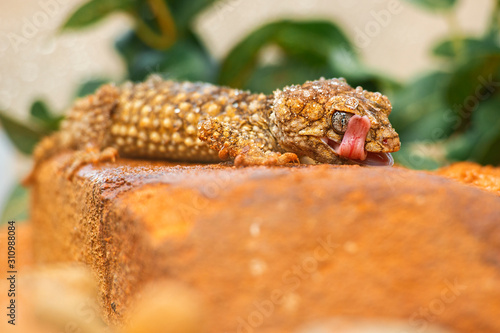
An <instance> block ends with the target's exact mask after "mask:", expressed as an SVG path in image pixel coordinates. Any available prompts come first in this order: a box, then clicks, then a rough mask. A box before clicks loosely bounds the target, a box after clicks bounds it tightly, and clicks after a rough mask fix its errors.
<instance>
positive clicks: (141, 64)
mask: <svg viewBox="0 0 500 333" xmlns="http://www.w3.org/2000/svg"><path fill="white" fill-rule="evenodd" d="M116 48H117V49H118V51H119V53H120V54H121V55H122V56H123V58H124V59H125V62H126V64H127V69H128V76H129V78H130V79H131V80H132V81H141V80H144V79H145V78H146V77H147V76H148V75H150V74H152V73H157V74H161V75H162V76H164V77H168V78H170V79H177V80H190V81H207V82H210V81H212V80H213V71H214V68H215V66H214V63H213V60H212V59H211V57H210V56H209V55H208V53H207V51H206V49H205V48H204V47H203V46H202V45H201V44H200V42H199V41H198V40H197V39H196V38H195V36H193V35H189V36H188V37H186V38H184V39H182V40H179V41H177V42H176V43H175V44H174V45H173V46H172V47H171V48H169V49H168V50H163V51H162V50H155V49H152V48H150V47H149V46H147V45H145V44H144V43H143V42H142V41H141V40H140V39H139V38H138V37H137V35H136V34H135V33H134V32H132V31H131V32H129V33H127V34H126V35H124V36H122V38H120V39H119V40H118V41H117V43H116Z"/></svg>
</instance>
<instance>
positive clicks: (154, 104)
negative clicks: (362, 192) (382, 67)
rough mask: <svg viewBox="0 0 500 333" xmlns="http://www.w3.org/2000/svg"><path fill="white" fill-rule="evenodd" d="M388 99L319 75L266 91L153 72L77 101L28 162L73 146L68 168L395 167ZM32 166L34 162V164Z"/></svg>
mask: <svg viewBox="0 0 500 333" xmlns="http://www.w3.org/2000/svg"><path fill="white" fill-rule="evenodd" d="M390 112H391V105H390V102H389V100H388V99H387V97H385V96H384V95H382V94H380V93H372V92H369V91H366V90H363V89H362V88H361V87H357V88H355V89H354V88H352V87H350V86H349V85H348V84H347V83H346V82H345V80H344V79H330V80H325V79H320V80H317V81H308V82H306V83H305V84H303V85H296V86H289V87H285V88H284V89H282V90H276V91H275V92H274V94H272V95H264V94H251V93H249V92H247V91H242V90H237V89H230V88H226V87H219V86H215V85H212V84H208V83H191V82H174V81H164V80H162V79H161V78H159V77H157V76H153V77H151V78H149V79H148V80H147V81H145V82H142V83H138V84H132V83H126V84H124V85H122V86H121V87H116V86H113V85H105V86H103V87H101V88H100V89H99V90H98V91H97V92H96V94H94V95H91V96H88V97H86V98H82V99H79V100H78V101H76V103H75V105H74V106H73V107H72V109H71V110H70V111H69V113H68V115H67V117H66V119H65V120H64V121H63V123H62V125H61V129H60V130H59V131H58V132H56V133H54V134H53V135H51V136H49V137H47V138H45V139H44V140H42V142H41V143H40V144H39V145H38V146H37V148H36V149H35V152H34V157H35V163H39V162H40V161H42V160H44V159H46V158H48V157H50V156H51V155H53V154H55V153H57V152H59V151H61V150H65V149H67V150H75V151H77V154H76V155H75V157H74V158H73V160H72V166H71V168H70V169H71V170H72V172H73V171H74V170H76V169H77V168H78V167H79V166H81V165H82V164H85V163H88V162H96V161H99V160H103V159H113V158H114V157H116V156H117V155H118V154H119V155H120V156H123V157H131V158H161V159H167V160H175V161H186V162H218V161H221V160H224V159H233V160H234V161H235V164H236V165H283V164H287V163H292V162H297V161H298V158H299V157H303V156H308V157H309V158H311V159H313V160H315V161H317V162H320V163H332V164H368V165H370V164H371V165H392V158H391V157H390V154H389V153H390V152H394V151H397V150H398V149H399V146H400V143H399V137H398V134H397V133H396V132H395V131H394V129H393V128H392V126H391V124H390V122H389V120H388V116H389V113H390ZM35 165H36V164H35Z"/></svg>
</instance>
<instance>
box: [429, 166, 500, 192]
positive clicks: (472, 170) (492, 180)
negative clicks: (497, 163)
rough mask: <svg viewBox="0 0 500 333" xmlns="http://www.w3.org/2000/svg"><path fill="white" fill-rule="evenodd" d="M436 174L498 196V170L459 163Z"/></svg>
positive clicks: (499, 187) (499, 188)
mask: <svg viewBox="0 0 500 333" xmlns="http://www.w3.org/2000/svg"><path fill="white" fill-rule="evenodd" d="M436 173H437V174H438V175H442V176H445V177H448V178H451V179H455V180H458V181H459V182H461V183H464V184H470V185H474V186H476V187H479V188H482V189H485V190H487V191H490V192H493V193H496V194H498V195H500V168H495V167H492V166H481V165H479V164H476V163H471V162H461V163H455V164H452V165H450V166H447V167H444V168H441V169H439V170H437V171H436Z"/></svg>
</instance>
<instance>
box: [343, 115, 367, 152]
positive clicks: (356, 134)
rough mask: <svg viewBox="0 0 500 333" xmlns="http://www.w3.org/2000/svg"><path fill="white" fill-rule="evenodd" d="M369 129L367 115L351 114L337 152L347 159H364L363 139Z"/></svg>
mask: <svg viewBox="0 0 500 333" xmlns="http://www.w3.org/2000/svg"><path fill="white" fill-rule="evenodd" d="M369 130H370V119H368V117H367V116H363V117H360V116H358V115H354V116H352V117H351V119H349V123H348V124H347V130H346V131H345V134H344V138H343V139H342V143H341V144H340V147H339V150H338V154H339V155H340V156H343V157H347V158H349V159H356V160H364V159H365V158H366V151H365V140H366V135H367V134H368V131H369Z"/></svg>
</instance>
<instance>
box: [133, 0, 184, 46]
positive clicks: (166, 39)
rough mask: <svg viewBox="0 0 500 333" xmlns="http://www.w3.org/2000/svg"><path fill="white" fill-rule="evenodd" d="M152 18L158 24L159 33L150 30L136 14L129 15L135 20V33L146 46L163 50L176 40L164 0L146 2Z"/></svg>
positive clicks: (173, 23) (174, 29)
mask: <svg viewBox="0 0 500 333" xmlns="http://www.w3.org/2000/svg"><path fill="white" fill-rule="evenodd" d="M147 1H148V4H149V7H150V8H151V11H152V12H153V15H154V17H155V18H156V20H157V22H158V26H159V28H160V33H159V34H158V33H157V32H156V31H154V30H153V29H151V27H150V26H149V25H148V24H147V23H146V22H144V20H143V19H142V18H141V17H140V15H139V14H138V13H136V12H133V13H131V14H132V15H133V17H134V18H135V23H136V33H137V35H138V36H139V38H140V39H141V40H142V41H143V42H144V43H146V44H147V45H148V46H150V47H152V48H154V49H158V50H164V49H167V48H169V47H170V46H172V44H174V42H175V40H176V38H177V29H176V27H175V22H174V19H173V17H172V14H171V13H170V9H169V8H168V6H167V4H166V3H165V1H164V0H147Z"/></svg>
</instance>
